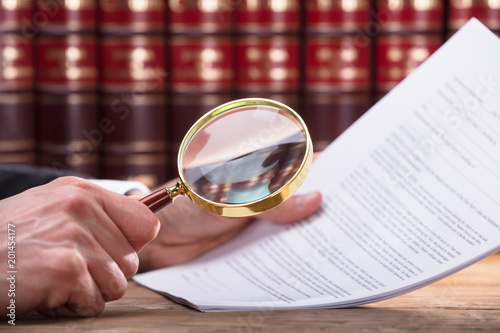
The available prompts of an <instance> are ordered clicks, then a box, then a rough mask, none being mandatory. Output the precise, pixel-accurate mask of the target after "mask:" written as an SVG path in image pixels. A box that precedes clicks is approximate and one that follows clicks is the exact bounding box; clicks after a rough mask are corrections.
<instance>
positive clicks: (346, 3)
mask: <svg viewBox="0 0 500 333" xmlns="http://www.w3.org/2000/svg"><path fill="white" fill-rule="evenodd" d="M311 3H312V5H313V6H314V3H313V2H311ZM367 8H369V0H317V1H316V9H317V10H319V11H327V10H342V11H345V12H355V11H358V10H363V9H367Z"/></svg>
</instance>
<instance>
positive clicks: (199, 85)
mask: <svg viewBox="0 0 500 333" xmlns="http://www.w3.org/2000/svg"><path fill="white" fill-rule="evenodd" d="M232 49H233V48H232V43H231V38H230V37H229V36H224V35H196V36H178V35H176V36H173V37H172V41H171V53H170V54H171V63H170V64H171V68H172V76H171V80H172V81H171V86H172V90H173V91H175V93H180V92H219V93H220V92H229V91H231V89H232V88H233V84H234V72H233V71H234V66H233V57H232Z"/></svg>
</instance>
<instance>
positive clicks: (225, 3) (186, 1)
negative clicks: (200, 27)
mask: <svg viewBox="0 0 500 333" xmlns="http://www.w3.org/2000/svg"><path fill="white" fill-rule="evenodd" d="M247 1H248V0H247ZM169 6H170V10H171V11H172V12H175V13H183V12H185V11H187V10H190V11H193V10H197V11H200V12H202V13H216V12H219V13H220V12H223V11H231V10H232V9H233V7H234V6H236V5H233V4H232V3H231V0H169Z"/></svg>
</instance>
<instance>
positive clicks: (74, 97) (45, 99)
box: [37, 93, 103, 177]
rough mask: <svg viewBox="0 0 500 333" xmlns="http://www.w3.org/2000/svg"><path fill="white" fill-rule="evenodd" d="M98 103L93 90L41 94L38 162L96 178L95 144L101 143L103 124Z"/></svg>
mask: <svg viewBox="0 0 500 333" xmlns="http://www.w3.org/2000/svg"><path fill="white" fill-rule="evenodd" d="M97 106H98V103H97V94H95V93H68V94H50V93H42V94H40V95H39V96H38V107H37V120H38V121H37V132H38V140H37V142H38V154H39V159H38V161H39V164H40V165H45V166H51V167H55V168H57V169H66V170H72V171H75V172H78V173H80V174H84V175H89V176H92V177H99V163H98V158H99V156H98V147H99V146H100V145H101V144H102V128H101V127H102V124H100V122H99V115H98V108H97ZM101 122H103V121H102V119H101Z"/></svg>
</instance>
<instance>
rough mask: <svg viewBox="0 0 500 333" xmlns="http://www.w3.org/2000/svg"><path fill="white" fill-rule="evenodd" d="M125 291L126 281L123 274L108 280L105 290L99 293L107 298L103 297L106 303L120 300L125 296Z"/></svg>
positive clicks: (115, 275)
mask: <svg viewBox="0 0 500 333" xmlns="http://www.w3.org/2000/svg"><path fill="white" fill-rule="evenodd" d="M126 291H127V279H126V278H125V276H123V274H121V273H119V274H118V273H116V274H114V276H113V277H112V278H111V279H110V280H109V283H108V285H107V288H106V289H105V290H101V293H102V294H103V295H106V296H107V297H105V298H106V300H107V301H114V300H116V299H119V298H122V297H123V295H125V292H126Z"/></svg>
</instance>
